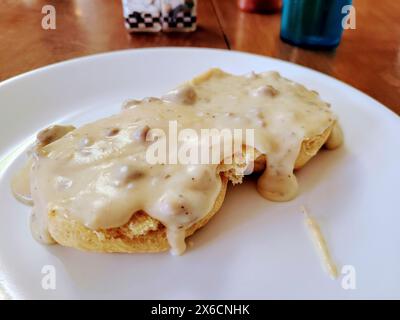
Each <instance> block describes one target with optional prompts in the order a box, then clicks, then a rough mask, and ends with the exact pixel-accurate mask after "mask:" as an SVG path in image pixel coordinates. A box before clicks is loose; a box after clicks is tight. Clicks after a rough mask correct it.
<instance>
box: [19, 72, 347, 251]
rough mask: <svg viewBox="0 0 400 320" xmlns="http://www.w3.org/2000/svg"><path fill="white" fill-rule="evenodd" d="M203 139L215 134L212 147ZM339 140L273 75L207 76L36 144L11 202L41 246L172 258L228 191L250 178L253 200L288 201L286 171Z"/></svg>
mask: <svg viewBox="0 0 400 320" xmlns="http://www.w3.org/2000/svg"><path fill="white" fill-rule="evenodd" d="M204 130H205V131H204ZM235 130H239V131H235ZM204 132H208V133H210V132H213V133H214V135H212V136H211V141H212V142H211V143H210V144H208V143H209V140H207V139H203V137H204V136H205V137H207V136H206V135H204V136H203V133H204ZM232 132H233V134H232V135H229V133H232ZM237 132H239V133H238V134H236V133H237ZM182 133H184V134H182ZM244 136H245V139H243V138H244ZM173 137H175V138H173ZM213 138H216V139H215V140H213ZM342 138H343V137H342V131H341V129H340V126H339V124H338V121H337V118H336V116H335V115H334V114H333V112H332V111H331V108H330V106H329V104H327V103H326V102H324V101H322V100H321V99H320V97H319V95H318V93H316V92H314V91H310V90H307V89H306V88H305V87H304V86H302V85H300V84H297V83H295V82H292V81H290V80H288V79H285V78H283V77H281V76H280V75H279V73H277V72H265V73H259V74H256V73H250V74H248V75H245V76H236V75H231V74H228V73H226V72H223V71H222V70H220V69H211V70H209V71H207V72H206V73H204V74H202V75H200V76H198V77H196V78H194V79H192V80H191V81H188V82H186V83H184V84H182V85H180V86H178V87H177V88H175V89H173V90H171V91H170V92H167V93H166V94H165V95H163V96H162V97H160V98H146V99H143V100H131V101H128V102H127V103H125V104H124V107H123V110H122V111H121V112H120V113H119V114H117V115H113V116H111V117H108V118H105V119H101V120H98V121H95V122H92V123H89V124H86V125H84V126H82V127H80V128H77V129H75V128H73V127H65V128H64V127H61V126H59V127H52V128H49V129H46V130H45V131H42V132H40V133H39V135H38V141H37V143H36V145H35V146H34V148H33V150H32V151H31V152H30V159H29V162H28V165H27V167H25V169H24V171H23V172H24V173H20V174H19V175H17V176H16V177H17V178H16V180H17V182H16V183H13V186H14V194H16V195H19V196H18V198H20V199H22V200H24V202H25V203H26V202H29V201H32V202H33V213H32V218H31V226H32V232H33V234H34V236H35V238H36V239H38V240H39V241H41V242H44V243H59V244H61V245H64V246H70V247H74V248H78V249H83V250H90V251H98V252H159V251H164V250H167V249H171V251H172V252H173V253H175V254H181V253H182V252H183V251H184V250H185V247H186V245H185V238H186V237H188V236H189V235H191V234H193V233H194V232H195V231H196V230H197V229H199V228H200V227H202V226H204V225H205V224H206V223H207V222H208V221H209V219H210V218H211V217H212V216H213V215H214V214H215V213H216V212H217V211H218V210H219V208H220V207H221V205H222V203H223V201H224V197H225V192H226V187H227V184H228V181H231V182H232V183H233V184H236V183H241V182H242V180H243V177H244V176H245V175H246V174H249V173H252V172H259V174H260V177H259V180H258V191H259V192H260V194H261V195H262V196H264V197H265V198H267V199H269V200H273V201H288V200H291V199H293V198H294V197H295V196H296V195H297V193H298V184H297V180H296V176H295V173H294V170H295V169H299V168H301V167H302V166H304V165H305V164H306V163H307V162H308V161H309V160H310V159H311V158H312V157H313V156H314V155H315V154H316V153H317V152H318V150H319V149H320V148H321V147H322V146H323V145H326V146H327V148H330V149H333V148H336V147H338V146H339V145H340V144H341V143H342ZM174 139H175V140H174ZM205 142H207V143H205ZM221 145H222V147H223V148H222V149H219V151H218V152H215V153H214V152H213V150H214V149H213V147H215V146H221ZM225 146H228V147H231V148H227V150H228V152H227V153H226V152H225V151H226V150H225V149H224V148H225ZM232 146H234V147H233V148H232ZM199 150H200V151H199ZM204 150H205V151H207V153H206V152H205V151H204ZM222 151H223V152H222ZM227 155H228V156H230V158H229V157H227ZM182 159H183V160H182ZM195 160H199V161H197V162H196V161H195ZM204 160H205V161H204ZM26 184H29V186H27V185H26ZM27 190H28V192H27Z"/></svg>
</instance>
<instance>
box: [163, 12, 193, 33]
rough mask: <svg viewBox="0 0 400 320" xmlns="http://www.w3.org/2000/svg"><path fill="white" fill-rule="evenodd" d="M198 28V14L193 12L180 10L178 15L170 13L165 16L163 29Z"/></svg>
mask: <svg viewBox="0 0 400 320" xmlns="http://www.w3.org/2000/svg"><path fill="white" fill-rule="evenodd" d="M195 28H196V16H194V15H192V13H191V12H179V13H177V14H176V16H173V15H168V16H165V17H163V30H175V29H187V30H188V31H191V30H194V29H195Z"/></svg>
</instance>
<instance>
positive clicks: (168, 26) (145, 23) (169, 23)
mask: <svg viewBox="0 0 400 320" xmlns="http://www.w3.org/2000/svg"><path fill="white" fill-rule="evenodd" d="M196 2H197V1H196V0H122V4H123V10H124V17H125V26H126V28H127V29H128V30H129V31H132V32H158V31H161V30H163V31H194V30H195V29H196V4H197V3H196Z"/></svg>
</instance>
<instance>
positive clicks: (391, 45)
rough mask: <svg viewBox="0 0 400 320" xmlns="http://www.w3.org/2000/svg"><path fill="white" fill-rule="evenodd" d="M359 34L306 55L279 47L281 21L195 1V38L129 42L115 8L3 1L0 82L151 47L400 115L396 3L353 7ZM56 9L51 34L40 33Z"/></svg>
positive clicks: (57, 0) (115, 3)
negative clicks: (288, 80)
mask: <svg viewBox="0 0 400 320" xmlns="http://www.w3.org/2000/svg"><path fill="white" fill-rule="evenodd" d="M353 3H354V4H355V7H356V10H357V29H356V30H347V31H346V32H345V34H344V38H343V41H342V44H341V45H340V46H339V48H338V49H337V50H335V51H330V52H326V51H310V50H305V49H300V48H296V47H292V46H290V45H288V44H286V43H283V42H282V41H281V40H280V39H279V28H280V26H279V23H280V15H279V14H273V15H259V14H248V13H243V12H240V11H239V10H238V9H237V7H236V0H199V9H198V11H199V28H198V31H196V32H195V33H192V34H134V35H130V34H128V33H127V32H126V30H125V28H124V25H123V18H122V9H121V1H120V0H68V1H67V0H0V17H1V19H0V81H1V80H4V79H7V78H10V77H12V76H15V75H17V74H20V73H23V72H26V71H29V70H32V69H35V68H38V67H41V66H44V65H47V64H50V63H54V62H58V61H62V60H66V59H70V58H74V57H79V56H84V55H89V54H93V53H98V52H105V51H112V50H118V49H126V48H140V47H153V46H197V47H213V48H225V49H231V50H240V51H247V52H252V53H257V54H262V55H267V56H272V57H277V58H280V59H283V60H288V61H292V62H295V63H298V64H301V65H304V66H307V67H310V68H313V69H316V70H319V71H321V72H323V73H326V74H329V75H331V76H333V77H335V78H338V79H340V80H343V81H344V82H347V83H349V84H350V85H352V86H354V87H356V88H358V89H360V90H362V91H364V92H366V93H367V94H369V95H371V96H372V97H374V98H375V99H377V100H379V101H380V102H382V103H383V104H385V105H387V106H388V107H389V108H391V109H392V110H393V111H395V112H396V113H398V114H400V1H397V0H396V1H393V0H380V1H378V2H377V1H375V0H354V1H353ZM45 4H51V5H54V7H55V8H56V12H57V15H56V17H57V28H56V30H44V29H42V27H41V19H42V17H43V15H42V13H41V9H42V7H43V5H45Z"/></svg>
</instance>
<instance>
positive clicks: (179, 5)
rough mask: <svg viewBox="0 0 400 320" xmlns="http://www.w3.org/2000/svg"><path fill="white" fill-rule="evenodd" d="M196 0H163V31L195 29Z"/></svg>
mask: <svg viewBox="0 0 400 320" xmlns="http://www.w3.org/2000/svg"><path fill="white" fill-rule="evenodd" d="M196 2H197V1H196V0H161V15H162V25H163V31H194V30H196V18H197V14H196V12H197V7H196V5H197V3H196Z"/></svg>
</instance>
